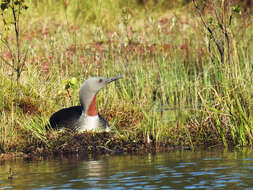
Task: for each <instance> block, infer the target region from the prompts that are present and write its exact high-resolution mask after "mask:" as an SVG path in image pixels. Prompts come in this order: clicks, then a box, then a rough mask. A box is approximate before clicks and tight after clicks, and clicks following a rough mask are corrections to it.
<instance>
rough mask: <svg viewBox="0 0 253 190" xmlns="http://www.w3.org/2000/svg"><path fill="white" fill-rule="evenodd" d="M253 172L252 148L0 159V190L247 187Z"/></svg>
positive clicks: (249, 184)
mask: <svg viewBox="0 0 253 190" xmlns="http://www.w3.org/2000/svg"><path fill="white" fill-rule="evenodd" d="M10 168H12V170H13V171H14V176H13V179H11V180H10V179H8V172H9V169H10ZM252 171H253V153H252V152H251V150H250V149H242V150H240V151H233V152H225V151H221V152H218V151H198V152H190V151H189V152H188V151H184V152H181V151H178V152H170V153H163V154H156V155H152V154H148V155H138V156H136V155H119V156H100V157H97V158H88V157H80V156H72V157H68V158H66V157H65V158H58V159H54V160H43V161H12V162H2V163H0V189H85V188H90V189H246V188H250V187H252V186H253V180H252V177H253V173H252Z"/></svg>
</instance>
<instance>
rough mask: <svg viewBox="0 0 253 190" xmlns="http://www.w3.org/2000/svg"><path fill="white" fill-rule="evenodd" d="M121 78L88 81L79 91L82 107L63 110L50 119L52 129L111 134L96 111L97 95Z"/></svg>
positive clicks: (93, 78) (105, 122) (104, 121)
mask: <svg viewBox="0 0 253 190" xmlns="http://www.w3.org/2000/svg"><path fill="white" fill-rule="evenodd" d="M119 78H121V77H120V76H118V77H113V78H104V77H92V78H90V79H88V80H86V81H85V82H84V83H83V84H82V86H81V88H80V91H79V98H80V104H81V105H80V106H73V107H69V108H64V109H61V110H59V111H57V112H55V113H54V114H53V115H52V116H51V117H50V120H49V121H50V125H51V127H52V128H57V129H61V128H68V129H73V130H77V131H79V132H82V131H95V132H109V131H110V130H111V128H110V126H109V124H108V123H107V121H106V120H105V119H104V118H102V116H101V115H100V114H99V113H98V111H97V109H96V94H97V93H98V91H99V90H101V89H102V88H103V87H104V86H106V85H107V84H109V83H110V82H112V81H115V80H118V79H119Z"/></svg>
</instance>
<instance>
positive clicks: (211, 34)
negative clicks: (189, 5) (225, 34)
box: [192, 0, 224, 63]
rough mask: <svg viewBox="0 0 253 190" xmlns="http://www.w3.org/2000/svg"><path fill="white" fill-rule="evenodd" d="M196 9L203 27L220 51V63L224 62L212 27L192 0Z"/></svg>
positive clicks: (222, 53)
mask: <svg viewBox="0 0 253 190" xmlns="http://www.w3.org/2000/svg"><path fill="white" fill-rule="evenodd" d="M192 2H193V4H194V6H195V8H196V10H197V11H198V13H199V16H200V19H201V21H202V23H203V25H204V27H205V28H206V29H207V31H208V32H209V33H210V36H211V39H213V40H214V43H215V45H216V47H217V48H218V51H219V53H220V57H221V63H224V50H222V48H221V46H220V44H219V43H218V41H217V40H216V38H215V37H214V34H213V31H212V29H211V28H210V27H209V26H208V24H207V23H206V21H205V19H204V18H203V16H202V13H201V10H200V8H199V6H198V5H197V3H196V1H195V0H192Z"/></svg>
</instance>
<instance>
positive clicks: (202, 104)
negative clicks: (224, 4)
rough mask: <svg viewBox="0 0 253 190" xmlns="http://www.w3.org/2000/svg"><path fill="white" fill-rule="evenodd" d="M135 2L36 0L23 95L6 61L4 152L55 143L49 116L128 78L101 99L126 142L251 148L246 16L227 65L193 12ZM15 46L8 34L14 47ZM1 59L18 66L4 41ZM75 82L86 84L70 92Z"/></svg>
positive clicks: (1, 91) (26, 43)
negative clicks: (93, 85)
mask: <svg viewBox="0 0 253 190" xmlns="http://www.w3.org/2000/svg"><path fill="white" fill-rule="evenodd" d="M127 2H128V3H126V2H124V1H112V0H104V1H102V0H101V1H100V0H97V1H70V0H69V1H67V0H66V1H50V0H47V1H29V2H28V4H27V5H28V7H29V8H28V10H27V11H25V12H24V13H22V15H21V17H20V19H21V20H20V29H21V34H20V35H21V36H20V37H21V41H22V44H21V45H22V48H23V50H26V49H27V50H28V54H27V60H26V64H25V66H24V71H23V72H22V74H21V78H20V88H21V93H20V94H19V95H18V96H17V93H16V91H17V84H16V78H15V76H14V75H13V69H12V68H10V67H9V66H8V65H6V63H4V62H1V63H0V85H1V86H0V87H1V88H0V111H1V123H0V146H1V147H0V151H2V152H4V151H11V150H13V149H15V148H12V147H15V143H16V144H17V142H21V143H24V144H25V143H30V142H31V141H34V139H39V140H41V141H42V142H44V143H45V144H47V139H46V136H45V135H46V130H45V125H46V124H47V120H48V118H49V117H50V115H51V114H52V113H54V112H55V111H57V110H58V109H60V108H63V107H68V106H72V105H77V104H78V103H79V102H78V101H79V98H78V89H79V87H80V85H81V84H82V82H83V81H84V80H85V79H87V78H89V77H91V76H116V75H119V74H121V75H123V76H124V78H123V79H121V80H119V81H118V82H116V83H115V84H112V85H110V86H108V87H107V88H105V89H103V90H102V91H101V92H100V93H99V94H98V97H97V100H98V102H97V104H98V105H97V106H98V108H99V110H100V111H101V112H102V115H104V117H105V118H107V120H108V121H109V123H111V124H112V126H113V127H114V128H115V130H116V131H117V132H116V133H115V135H118V136H119V137H121V138H122V139H129V140H130V139H131V140H132V139H135V138H136V139H141V140H143V141H144V142H148V143H150V142H156V143H157V144H159V143H167V144H171V145H190V146H192V145H194V144H208V145H209V144H211V145H213V144H216V143H223V144H225V145H226V144H229V143H232V144H235V145H238V144H239V145H248V144H252V140H253V139H252V129H253V124H252V121H253V120H252V108H251V105H252V103H251V99H252V98H251V96H252V92H253V88H252V78H253V76H252V72H251V70H252V56H251V54H252V50H253V49H252V48H253V47H252V43H251V44H250V43H248V42H250V41H251V40H252V36H253V34H252V26H251V25H249V24H248V23H247V19H246V18H241V17H240V16H237V17H238V18H236V19H234V20H233V23H232V25H231V26H226V27H229V28H228V29H230V30H231V36H230V37H231V38H230V39H231V44H232V51H231V54H230V55H231V60H232V61H231V62H230V64H227V63H228V62H225V64H221V61H220V59H219V56H220V55H219V53H218V52H217V47H216V46H215V44H214V43H213V41H212V39H210V38H209V35H208V34H207V31H206V29H205V28H204V27H203V25H202V23H201V22H200V20H199V19H198V18H199V17H198V14H197V12H195V11H193V10H194V7H193V6H192V5H188V6H186V7H180V8H178V7H177V8H173V9H170V10H164V9H163V8H162V7H159V6H158V5H159V4H157V6H158V7H157V10H155V9H152V8H151V7H150V6H147V5H140V4H137V3H136V2H135V1H127ZM211 16H212V15H211ZM208 17H210V15H204V18H205V19H208ZM242 19H244V22H243V24H242V22H241V21H242ZM242 26H243V27H245V28H244V31H245V33H243V32H242V31H240V28H241V27H242ZM232 34H233V35H232ZM236 34H240V35H236ZM242 34H243V35H242ZM218 36H219V35H218ZM14 39H15V36H14V33H12V34H9V39H8V41H9V44H10V46H11V47H12V48H13V49H15V43H14V42H15V40H14ZM218 40H221V39H218ZM225 48H226V47H225ZM226 51H227V52H228V50H226ZM24 52H25V51H24ZM227 54H228V53H227ZM227 54H226V55H227ZM0 55H1V56H3V57H4V58H6V59H7V60H10V59H11V57H10V55H9V52H8V49H7V48H6V47H5V46H4V45H3V44H2V45H1V51H0ZM73 77H74V78H76V79H77V82H75V84H74V85H73V86H71V87H70V88H66V85H68V84H69V81H70V80H71V79H72V78H73ZM27 133H28V134H29V135H28V136H27V137H25V135H24V134H27Z"/></svg>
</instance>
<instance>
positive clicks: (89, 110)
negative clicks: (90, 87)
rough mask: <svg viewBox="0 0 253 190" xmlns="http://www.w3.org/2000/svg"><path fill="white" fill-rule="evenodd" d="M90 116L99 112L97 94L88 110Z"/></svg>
mask: <svg viewBox="0 0 253 190" xmlns="http://www.w3.org/2000/svg"><path fill="white" fill-rule="evenodd" d="M87 114H88V116H95V115H97V114H98V112H97V109H96V95H95V96H94V97H93V99H92V101H91V103H90V106H89V108H88V111H87Z"/></svg>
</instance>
